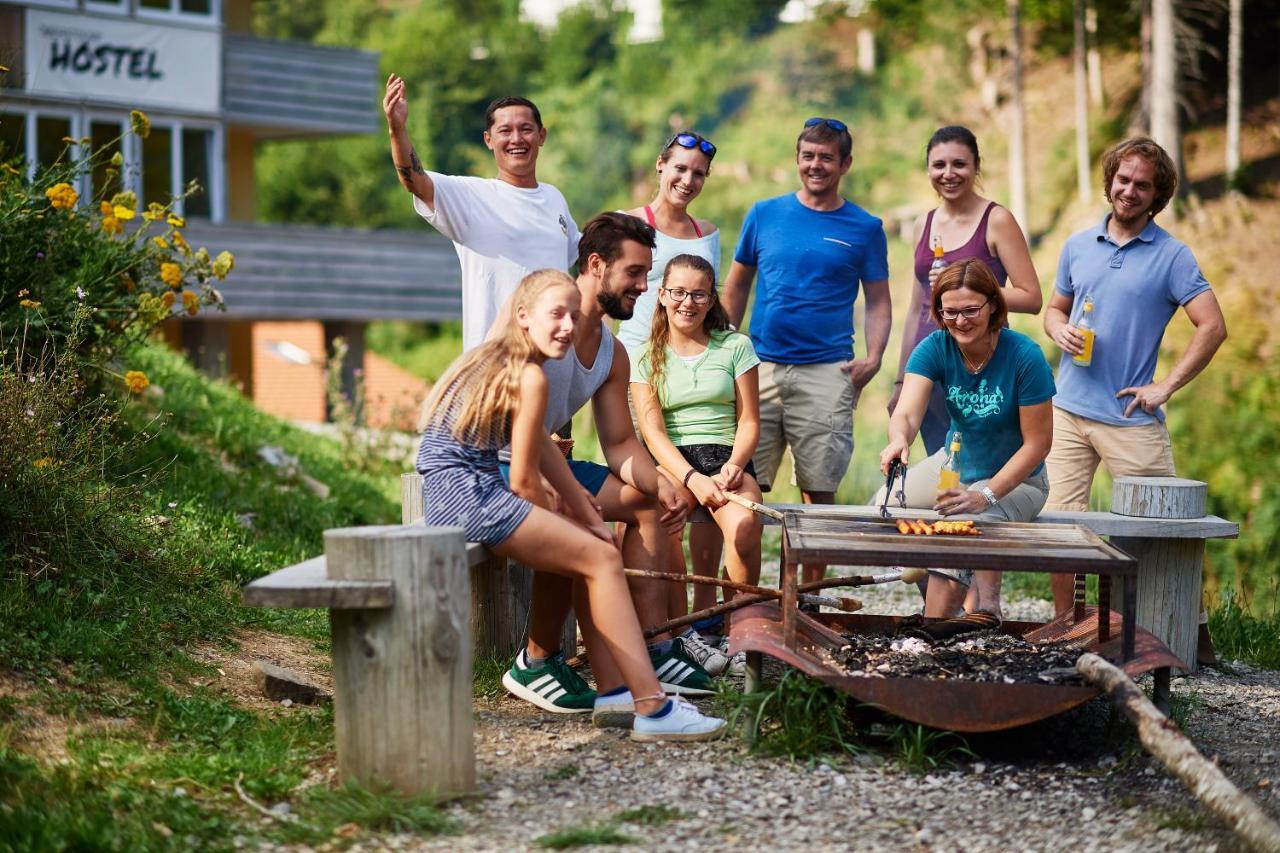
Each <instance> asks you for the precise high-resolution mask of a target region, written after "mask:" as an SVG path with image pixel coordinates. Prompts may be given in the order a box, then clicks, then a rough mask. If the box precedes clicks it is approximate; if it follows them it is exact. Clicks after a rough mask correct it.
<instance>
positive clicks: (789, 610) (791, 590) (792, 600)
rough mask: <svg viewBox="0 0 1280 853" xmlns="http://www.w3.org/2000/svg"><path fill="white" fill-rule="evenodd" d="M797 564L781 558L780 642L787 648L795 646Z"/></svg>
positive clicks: (784, 556)
mask: <svg viewBox="0 0 1280 853" xmlns="http://www.w3.org/2000/svg"><path fill="white" fill-rule="evenodd" d="M799 570H800V567H799V565H797V564H796V563H794V562H792V561H791V560H788V559H787V557H786V555H785V554H784V555H783V558H782V644H783V645H784V646H785V647H786V648H788V649H794V648H795V647H796V621H797V618H796V606H797V599H798V598H799V596H798V595H797V593H796V586H797V583H796V575H797V574H798V572H799Z"/></svg>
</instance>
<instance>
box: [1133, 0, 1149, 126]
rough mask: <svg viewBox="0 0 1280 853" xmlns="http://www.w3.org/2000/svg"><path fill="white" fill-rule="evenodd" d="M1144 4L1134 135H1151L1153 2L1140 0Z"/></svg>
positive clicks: (1139, 26)
mask: <svg viewBox="0 0 1280 853" xmlns="http://www.w3.org/2000/svg"><path fill="white" fill-rule="evenodd" d="M1139 2H1140V3H1141V4H1142V18H1141V22H1140V23H1139V25H1138V41H1139V45H1140V48H1139V49H1140V50H1141V56H1142V94H1141V96H1140V97H1139V98H1138V108H1137V110H1135V111H1134V114H1133V121H1131V122H1130V123H1129V130H1130V131H1131V132H1134V133H1143V134H1147V135H1150V134H1151V0H1139Z"/></svg>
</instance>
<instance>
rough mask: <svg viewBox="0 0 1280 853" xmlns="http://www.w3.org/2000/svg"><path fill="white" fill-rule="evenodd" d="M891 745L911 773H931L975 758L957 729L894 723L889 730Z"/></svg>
mask: <svg viewBox="0 0 1280 853" xmlns="http://www.w3.org/2000/svg"><path fill="white" fill-rule="evenodd" d="M889 744H890V748H891V750H892V752H893V755H894V757H895V758H896V759H897V761H898V763H899V764H900V765H901V766H902V767H903V768H904V769H906V770H910V771H911V772H912V773H929V772H931V771H933V770H939V769H942V768H945V767H950V766H953V765H954V764H955V763H956V762H957V761H958V760H959V759H961V758H973V757H974V755H973V751H972V750H970V749H969V745H968V744H967V743H966V742H965V740H964V738H962V737H961V736H960V735H958V734H956V733H955V732H945V731H939V730H937V729H930V728H928V727H927V726H921V725H917V724H914V723H901V724H899V725H897V726H895V727H894V728H893V730H892V731H891V732H890V733H889Z"/></svg>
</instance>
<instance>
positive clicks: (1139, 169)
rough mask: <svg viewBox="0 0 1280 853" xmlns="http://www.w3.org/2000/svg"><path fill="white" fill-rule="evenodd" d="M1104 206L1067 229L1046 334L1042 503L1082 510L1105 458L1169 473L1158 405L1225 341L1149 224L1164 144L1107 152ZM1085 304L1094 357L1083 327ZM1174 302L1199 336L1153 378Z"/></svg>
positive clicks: (1060, 602)
mask: <svg viewBox="0 0 1280 853" xmlns="http://www.w3.org/2000/svg"><path fill="white" fill-rule="evenodd" d="M1102 171H1103V191H1104V192H1105V193H1106V196H1107V201H1109V202H1110V203H1111V212H1110V213H1108V214H1107V215H1106V216H1105V217H1104V218H1103V220H1102V223H1101V224H1100V225H1097V226H1094V227H1092V228H1088V229H1085V230H1084V231H1081V232H1079V233H1078V234H1074V235H1072V237H1071V238H1070V239H1069V240H1067V243H1066V245H1065V246H1063V249H1062V257H1061V258H1060V259H1059V261H1058V277H1057V281H1056V282H1055V284H1054V293H1053V298H1052V299H1050V300H1049V307H1048V309H1047V310H1046V312H1045V318H1044V330H1045V332H1046V333H1047V334H1048V335H1049V337H1050V338H1052V339H1053V342H1054V343H1055V344H1057V345H1058V347H1059V348H1061V349H1062V351H1063V357H1062V361H1061V363H1060V364H1059V366H1058V395H1057V397H1055V398H1054V401H1053V406H1054V411H1053V449H1052V450H1051V451H1050V453H1049V458H1048V460H1046V464H1047V465H1048V468H1049V502H1048V504H1047V505H1046V507H1047V508H1048V509H1058V510H1074V511H1083V510H1087V509H1088V508H1089V489H1090V487H1091V486H1092V485H1093V475H1094V472H1095V471H1097V469H1098V463H1099V461H1101V462H1102V463H1103V464H1105V465H1106V466H1107V470H1108V471H1109V472H1111V475H1112V476H1113V477H1126V476H1146V477H1171V476H1173V474H1174V470H1173V450H1172V447H1171V446H1170V444H1169V432H1168V430H1167V429H1166V428H1165V425H1164V410H1163V406H1164V404H1165V402H1166V401H1167V400H1168V399H1169V397H1170V396H1172V394H1173V393H1174V392H1175V391H1177V390H1178V389H1179V388H1181V387H1182V386H1184V385H1186V384H1187V383H1188V382H1190V381H1191V380H1192V379H1194V378H1195V377H1196V375H1197V374H1199V373H1200V371H1202V370H1204V368H1205V367H1206V366H1207V365H1208V364H1209V361H1210V359H1212V358H1213V354H1214V353H1215V352H1216V351H1217V349H1218V347H1219V346H1220V345H1221V344H1222V342H1223V341H1224V340H1226V337H1227V325H1226V321H1225V320H1224V319H1223V317H1222V310H1221V309H1220V308H1219V307H1218V300H1217V299H1216V298H1214V295H1213V291H1211V290H1210V289H1209V283H1208V282H1207V281H1205V279H1204V276H1203V275H1202V274H1201V272H1200V267H1199V266H1198V265H1197V264H1196V259H1195V257H1194V256H1192V254H1191V250H1190V249H1188V248H1187V247H1186V245H1185V244H1183V243H1180V242H1179V241H1177V240H1175V239H1174V238H1173V237H1171V236H1170V235H1169V232H1167V231H1165V230H1164V229H1163V228H1161V227H1160V226H1159V225H1157V224H1156V222H1155V216H1156V214H1157V213H1159V212H1160V211H1161V210H1163V209H1164V206H1165V205H1166V204H1167V203H1168V202H1169V200H1170V199H1171V198H1173V194H1174V191H1175V190H1176V189H1177V187H1178V172H1177V169H1176V167H1175V166H1174V165H1173V161H1172V160H1171V159H1170V158H1169V155H1168V154H1167V153H1165V150H1164V149H1163V148H1161V147H1160V146H1159V145H1157V144H1156V143H1155V142H1153V141H1152V140H1150V139H1147V138H1145V137H1137V138H1134V139H1128V140H1125V141H1124V142H1121V143H1119V144H1118V145H1116V146H1114V147H1113V148H1112V149H1111V150H1110V151H1108V152H1107V153H1106V154H1105V155H1104V157H1103V163H1102ZM1086 298H1087V299H1088V300H1089V301H1090V302H1091V303H1092V310H1091V311H1090V312H1089V314H1090V323H1091V325H1092V327H1093V330H1094V335H1095V337H1094V343H1093V351H1092V358H1091V360H1090V363H1089V365H1088V366H1081V365H1080V364H1078V363H1077V362H1076V361H1075V359H1074V357H1075V356H1078V355H1081V354H1082V353H1083V351H1084V343H1085V336H1084V335H1083V334H1082V332H1081V330H1080V328H1079V325H1078V324H1079V323H1080V317H1081V315H1082V313H1083V305H1084V302H1085V300H1086ZM1179 306H1181V307H1182V309H1183V310H1184V311H1186V313H1187V317H1188V318H1189V319H1190V320H1191V322H1192V324H1193V325H1194V326H1195V329H1196V330H1195V335H1194V336H1193V337H1192V338H1191V343H1190V344H1189V345H1188V346H1187V349H1186V351H1185V352H1183V354H1182V356H1181V358H1179V359H1178V361H1177V363H1176V364H1174V366H1173V369H1172V370H1170V371H1169V374H1168V375H1167V376H1166V377H1165V378H1164V379H1162V380H1161V381H1159V382H1153V381H1152V380H1153V379H1154V377H1155V372H1156V359H1157V357H1158V356H1159V354H1160V341H1161V339H1162V338H1163V337H1164V330H1165V327H1166V326H1168V325H1169V320H1170V319H1172V317H1173V315H1174V313H1175V312H1176V311H1177V309H1178V307H1179ZM1050 579H1051V580H1052V581H1053V600H1054V605H1055V606H1056V607H1057V609H1058V612H1059V613H1061V612H1063V611H1065V610H1067V609H1069V608H1070V606H1071V590H1072V579H1071V576H1070V575H1066V574H1054V575H1051V576H1050Z"/></svg>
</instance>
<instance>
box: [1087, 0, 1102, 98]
mask: <svg viewBox="0 0 1280 853" xmlns="http://www.w3.org/2000/svg"><path fill="white" fill-rule="evenodd" d="M1084 30H1085V34H1086V35H1087V39H1086V42H1087V47H1086V50H1087V53H1086V56H1087V57H1088V64H1089V103H1090V104H1091V105H1093V106H1095V107H1105V106H1106V105H1107V95H1106V92H1104V91H1102V53H1101V52H1100V51H1099V50H1098V6H1097V4H1096V3H1095V2H1094V0H1085V4H1084Z"/></svg>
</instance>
